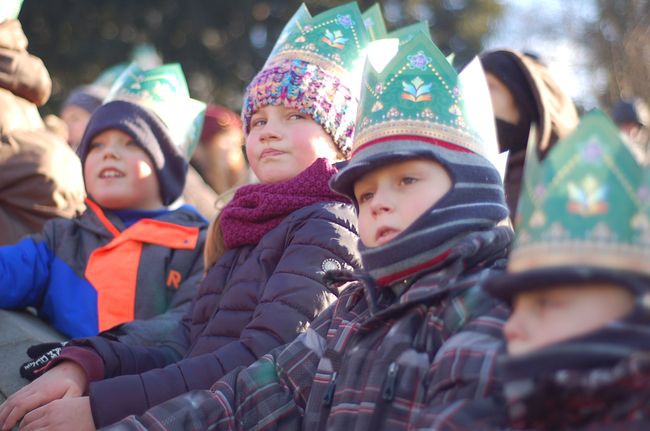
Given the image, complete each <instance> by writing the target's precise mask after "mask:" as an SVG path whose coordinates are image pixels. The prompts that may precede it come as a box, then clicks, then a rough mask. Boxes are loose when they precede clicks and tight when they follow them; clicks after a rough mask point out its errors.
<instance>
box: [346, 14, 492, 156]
mask: <svg viewBox="0 0 650 431" xmlns="http://www.w3.org/2000/svg"><path fill="white" fill-rule="evenodd" d="M388 36H389V37H390V36H395V37H397V39H384V40H380V41H377V42H374V44H373V45H372V46H371V47H370V49H369V54H368V61H367V62H366V66H365V69H364V73H363V84H362V85H363V91H362V94H361V104H360V107H359V112H358V121H357V125H356V132H355V140H354V148H355V149H356V148H359V147H361V146H363V145H365V144H367V143H368V142H371V141H374V140H376V139H380V138H384V137H390V136H397V135H417V136H422V137H426V138H433V139H439V140H442V141H445V142H448V143H451V144H455V145H458V146H460V147H463V148H466V149H468V150H470V151H472V152H474V153H477V154H480V155H482V156H484V157H486V158H487V159H488V160H490V161H492V160H493V159H494V158H495V157H496V151H497V150H496V137H490V138H489V139H488V141H489V142H486V137H485V136H484V135H483V133H482V132H481V130H478V129H477V128H476V127H475V122H476V120H477V118H472V116H470V115H469V114H468V109H467V106H466V100H465V98H464V96H463V94H464V91H463V88H464V87H465V84H463V82H462V81H463V80H462V79H461V77H459V75H458V74H457V73H456V71H455V70H454V68H453V67H452V66H451V65H450V64H449V62H448V61H447V59H446V58H445V56H444V55H443V54H442V52H440V50H439V49H438V48H437V47H436V45H435V44H434V43H433V41H432V40H431V37H430V35H429V30H428V26H427V25H426V24H425V23H419V24H416V25H412V26H409V27H406V28H403V29H401V30H397V31H396V32H393V33H392V34H389V35H388ZM477 72H478V73H477ZM463 73H464V72H463ZM463 73H461V75H463ZM471 75H472V76H471V79H469V81H474V82H478V84H480V85H482V86H483V88H484V89H485V91H482V92H481V94H480V96H475V95H474V94H469V96H468V97H469V100H470V101H471V103H472V104H474V106H481V107H484V106H490V104H489V93H488V92H487V84H486V83H485V76H484V74H483V73H482V70H481V69H480V68H479V69H476V68H472V71H471ZM477 79H478V81H477ZM472 112H473V113H474V115H479V116H480V118H481V119H483V118H484V117H486V116H487V114H486V115H483V114H482V113H481V110H479V109H474V110H472ZM489 114H490V115H491V110H490V111H489ZM489 121H490V122H492V123H493V122H494V119H493V118H492V117H490V119H489ZM492 134H494V131H492Z"/></svg>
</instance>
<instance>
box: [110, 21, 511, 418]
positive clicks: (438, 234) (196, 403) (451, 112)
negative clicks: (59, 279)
mask: <svg viewBox="0 0 650 431" xmlns="http://www.w3.org/2000/svg"><path fill="white" fill-rule="evenodd" d="M388 51H389V49H388V48H387V49H386V50H385V52H388ZM371 63H372V62H371ZM372 64H374V63H372ZM481 78H482V79H483V88H484V95H485V97H486V98H488V97H489V96H488V92H487V86H486V84H485V81H484V79H485V78H484V77H482V76H481ZM363 84H364V87H363V88H365V91H364V93H363V94H362V98H361V107H360V115H359V117H358V118H359V122H358V123H357V130H356V134H355V139H354V150H353V155H352V158H351V160H350V162H349V164H348V165H347V166H346V167H345V168H343V169H342V170H341V171H340V172H339V173H338V174H337V175H336V176H335V177H334V178H333V180H332V182H331V186H332V188H333V189H334V190H336V191H339V192H341V193H343V194H345V195H346V196H349V197H350V198H351V199H353V200H354V202H355V204H356V205H357V208H358V214H359V232H360V238H361V241H362V243H363V244H362V245H361V250H360V251H361V256H362V259H363V264H364V267H365V269H366V271H367V274H365V275H364V274H353V273H349V272H343V271H338V272H335V273H333V274H332V275H331V276H330V279H331V280H332V281H335V282H342V281H353V284H352V285H350V286H349V287H347V288H346V290H345V291H344V294H343V296H341V297H340V298H339V299H338V300H337V301H336V302H335V303H334V304H333V305H332V306H331V307H330V308H329V309H328V310H326V311H325V312H324V313H323V314H321V315H320V316H319V317H318V318H317V319H316V320H315V321H314V323H313V324H312V326H311V327H310V328H309V329H308V330H307V332H305V333H304V334H302V335H300V336H299V337H298V338H297V339H296V340H295V341H293V342H292V343H291V344H289V345H288V346H286V347H283V348H279V349H276V350H274V351H272V352H271V353H269V354H268V355H265V356H264V357H263V358H262V359H261V360H259V361H257V362H255V363H254V364H253V365H251V366H250V367H248V368H247V369H242V370H237V371H235V372H232V373H230V374H228V375H226V376H225V377H224V378H223V379H222V380H221V381H219V382H218V383H216V384H215V385H214V386H213V388H212V391H194V392H191V393H189V394H187V395H184V396H181V397H177V398H175V399H173V400H171V401H169V402H167V403H165V404H162V405H160V406H157V407H155V408H153V409H151V410H149V412H147V413H146V414H145V415H144V416H143V417H142V418H134V417H131V418H128V419H127V420H125V421H123V422H121V423H119V424H116V426H115V429H136V428H137V429H142V428H143V427H146V426H155V428H157V429H187V428H194V429H255V428H257V429H259V428H265V429H305V430H319V429H331V430H379V429H425V428H426V429H440V427H442V426H448V427H449V428H453V429H467V428H464V425H465V424H463V423H457V422H455V420H454V418H455V417H456V416H458V415H460V414H467V413H468V411H470V410H474V408H475V403H478V404H480V403H481V402H482V401H485V400H486V399H487V397H489V396H491V394H493V393H494V392H495V390H496V389H498V385H497V384H496V383H495V381H494V374H493V369H494V360H495V357H496V352H497V349H498V347H499V344H500V340H501V338H500V328H501V325H502V323H503V321H504V320H505V318H506V317H507V309H506V308H505V306H503V305H500V304H499V303H497V302H495V301H494V300H492V299H490V298H489V297H488V296H487V295H484V294H482V292H481V290H480V283H481V281H482V280H483V279H484V278H485V277H486V276H487V275H488V274H489V273H490V272H491V268H492V267H497V268H498V267H499V266H500V265H499V262H502V261H503V258H504V257H505V255H506V252H507V251H508V245H509V242H510V239H511V237H512V231H511V229H510V228H509V227H506V226H503V227H499V226H497V225H498V224H499V222H501V221H502V220H504V219H506V218H507V217H508V210H507V207H506V204H505V200H504V195H503V185H502V182H501V177H500V175H499V173H498V172H497V170H496V169H495V168H494V167H493V165H492V164H491V163H490V162H489V161H488V159H487V157H488V156H489V157H491V155H489V154H488V152H489V150H487V149H486V148H485V146H484V144H485V143H484V142H483V141H482V140H481V139H480V137H479V136H478V135H477V134H475V133H474V129H473V127H472V126H471V124H472V123H470V121H472V120H476V119H475V118H474V119H471V118H469V117H467V116H466V114H465V113H466V111H465V106H464V103H465V99H464V97H463V93H462V90H461V89H460V88H459V86H458V76H457V75H456V73H455V71H454V70H453V68H452V67H451V66H450V65H449V64H448V63H447V61H446V59H445V57H444V56H443V55H442V53H440V51H438V49H437V48H436V47H435V45H433V42H431V39H430V38H429V36H428V35H427V34H425V33H423V32H420V33H418V34H417V35H415V36H414V37H413V38H412V39H411V40H410V41H409V42H405V43H404V44H403V46H401V47H400V49H399V51H398V53H397V55H396V57H395V58H393V59H392V61H391V62H390V63H389V64H388V65H387V66H386V67H385V68H384V69H383V70H382V69H381V68H380V69H379V70H378V71H377V70H376V69H375V68H374V66H370V67H368V68H367V70H366V75H365V79H364V82H363ZM488 100H489V99H488ZM488 103H489V102H488ZM486 113H487V115H491V112H490V111H489V110H487V111H486ZM493 141H494V144H495V147H496V139H493ZM477 413H478V412H473V414H477Z"/></svg>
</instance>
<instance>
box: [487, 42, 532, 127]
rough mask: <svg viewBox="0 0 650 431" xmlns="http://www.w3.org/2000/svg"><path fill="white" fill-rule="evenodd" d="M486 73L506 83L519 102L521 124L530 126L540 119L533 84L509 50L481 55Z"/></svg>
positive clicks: (513, 96)
mask: <svg viewBox="0 0 650 431" xmlns="http://www.w3.org/2000/svg"><path fill="white" fill-rule="evenodd" d="M480 58H481V63H482V65H483V69H484V70H485V72H486V73H491V74H492V75H494V76H496V77H497V78H498V79H499V81H501V82H502V83H503V85H505V86H506V87H507V88H508V90H509V91H510V94H512V98H513V99H514V101H515V103H516V104H517V108H518V109H519V114H520V116H521V118H520V120H519V124H525V125H526V126H528V127H530V125H531V123H532V122H533V121H534V122H538V121H539V112H538V110H537V102H536V99H535V95H534V94H533V91H532V89H531V84H530V82H529V81H528V78H527V77H526V75H525V74H524V71H523V70H522V66H521V63H520V62H519V61H517V58H516V57H514V56H513V55H512V54H511V53H510V52H508V51H492V52H488V53H485V54H483V55H481V57H480Z"/></svg>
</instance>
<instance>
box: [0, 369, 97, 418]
mask: <svg viewBox="0 0 650 431" xmlns="http://www.w3.org/2000/svg"><path fill="white" fill-rule="evenodd" d="M87 386H88V379H87V377H86V373H85V372H84V370H83V368H81V367H80V366H79V365H77V364H75V363H74V362H71V361H64V362H62V363H61V364H60V365H57V366H56V367H54V368H53V369H51V370H50V371H48V372H46V373H45V374H43V375H42V376H41V377H39V378H38V379H36V380H34V381H33V382H32V383H30V384H29V385H27V386H25V387H24V388H22V389H20V390H19V391H17V392H16V393H14V394H13V395H11V396H10V397H9V398H7V400H6V401H5V402H4V403H2V405H0V429H2V430H11V429H12V428H13V427H14V425H16V423H17V422H18V421H19V420H20V419H21V418H22V417H23V416H25V414H27V413H29V412H31V411H32V410H34V409H37V408H38V407H41V406H44V405H45V404H47V403H49V402H50V401H54V400H57V399H59V398H67V397H80V396H81V395H82V394H83V393H84V391H85V390H86V387H87ZM91 420H92V419H91Z"/></svg>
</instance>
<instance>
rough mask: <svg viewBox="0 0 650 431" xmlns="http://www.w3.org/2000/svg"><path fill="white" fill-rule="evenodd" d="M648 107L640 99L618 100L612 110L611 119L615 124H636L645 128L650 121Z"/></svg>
mask: <svg viewBox="0 0 650 431" xmlns="http://www.w3.org/2000/svg"><path fill="white" fill-rule="evenodd" d="M649 116H650V115H649V113H648V106H647V105H646V104H645V103H643V101H641V100H640V99H636V100H619V101H618V102H617V103H616V105H614V109H612V119H613V120H614V122H615V123H616V124H623V123H636V124H638V125H639V126H641V127H647V126H648V123H649V122H650V119H649V118H648V117H649Z"/></svg>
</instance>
